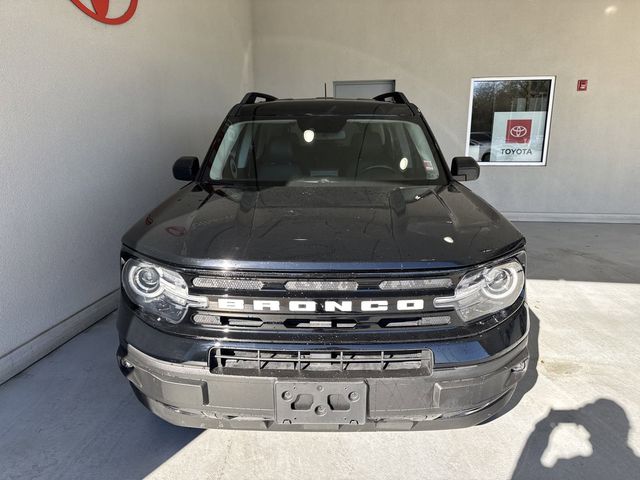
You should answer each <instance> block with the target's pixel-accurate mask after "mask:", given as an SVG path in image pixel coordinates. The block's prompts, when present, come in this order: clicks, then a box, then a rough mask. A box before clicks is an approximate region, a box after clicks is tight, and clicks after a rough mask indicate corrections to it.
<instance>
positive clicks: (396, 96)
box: [373, 92, 409, 105]
mask: <svg viewBox="0 0 640 480" xmlns="http://www.w3.org/2000/svg"><path fill="white" fill-rule="evenodd" d="M373 99H374V100H378V101H380V102H391V103H402V104H404V105H409V100H408V99H407V97H405V95H404V93H402V92H389V93H383V94H382V95H377V96H375V97H373Z"/></svg>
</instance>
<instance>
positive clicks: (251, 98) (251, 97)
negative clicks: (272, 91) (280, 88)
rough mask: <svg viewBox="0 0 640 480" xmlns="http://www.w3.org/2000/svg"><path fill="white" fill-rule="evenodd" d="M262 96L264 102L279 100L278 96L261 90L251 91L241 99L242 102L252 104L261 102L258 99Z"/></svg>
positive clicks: (242, 103)
mask: <svg viewBox="0 0 640 480" xmlns="http://www.w3.org/2000/svg"><path fill="white" fill-rule="evenodd" d="M260 98H261V99H262V101H264V102H273V101H274V100H277V98H276V97H274V96H273V95H268V94H266V93H260V92H249V93H247V94H246V95H245V96H244V97H242V100H240V104H241V105H250V104H254V103H259V102H257V101H256V100H258V99H260Z"/></svg>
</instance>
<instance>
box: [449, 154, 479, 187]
mask: <svg viewBox="0 0 640 480" xmlns="http://www.w3.org/2000/svg"><path fill="white" fill-rule="evenodd" d="M451 174H452V175H453V178H454V179H455V180H458V181H460V182H468V181H470V180H475V179H476V178H478V177H479V176H480V167H479V166H478V162H476V161H475V159H474V158H473V157H454V158H453V160H452V161H451Z"/></svg>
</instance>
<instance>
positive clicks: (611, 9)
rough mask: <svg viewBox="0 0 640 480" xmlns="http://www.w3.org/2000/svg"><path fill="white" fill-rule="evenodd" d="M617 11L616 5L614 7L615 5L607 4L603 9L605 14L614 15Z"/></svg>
mask: <svg viewBox="0 0 640 480" xmlns="http://www.w3.org/2000/svg"><path fill="white" fill-rule="evenodd" d="M617 12H618V7H616V6H615V5H609V6H608V7H607V8H605V9H604V14H605V15H615V14H616V13H617Z"/></svg>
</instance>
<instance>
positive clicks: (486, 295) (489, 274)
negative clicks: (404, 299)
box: [433, 260, 524, 322]
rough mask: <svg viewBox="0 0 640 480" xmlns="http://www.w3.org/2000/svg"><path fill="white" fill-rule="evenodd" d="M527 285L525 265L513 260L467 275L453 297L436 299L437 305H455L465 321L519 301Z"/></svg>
mask: <svg viewBox="0 0 640 480" xmlns="http://www.w3.org/2000/svg"><path fill="white" fill-rule="evenodd" d="M523 287H524V268H523V267H522V264H521V263H520V262H518V261H517V260H510V261H508V262H506V263H502V264H500V265H494V266H491V267H487V268H484V269H482V270H479V271H475V272H472V273H469V274H467V275H465V276H464V277H463V278H462V280H460V283H458V286H457V287H456V290H455V293H454V295H453V296H452V297H438V298H435V299H434V300H433V306H434V307H436V308H454V309H455V310H456V311H457V312H458V315H460V318H462V320H464V321H465V322H468V321H470V320H474V319H476V318H479V317H482V316H483V315H488V314H490V313H495V312H498V311H500V310H502V309H504V308H507V307H509V306H511V305H513V304H514V303H515V301H516V300H517V299H518V296H519V295H520V292H522V288H523Z"/></svg>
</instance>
